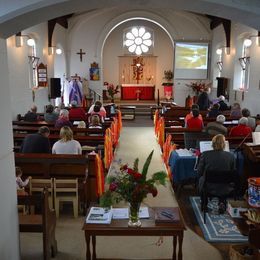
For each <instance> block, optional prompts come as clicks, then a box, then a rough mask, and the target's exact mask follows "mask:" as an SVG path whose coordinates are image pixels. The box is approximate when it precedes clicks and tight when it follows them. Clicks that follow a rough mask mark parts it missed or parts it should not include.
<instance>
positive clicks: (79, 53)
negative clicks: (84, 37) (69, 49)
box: [77, 49, 86, 62]
mask: <svg viewBox="0 0 260 260" xmlns="http://www.w3.org/2000/svg"><path fill="white" fill-rule="evenodd" d="M77 54H78V55H79V58H80V61H81V62H82V56H83V55H85V54H86V52H83V51H82V49H79V52H77Z"/></svg>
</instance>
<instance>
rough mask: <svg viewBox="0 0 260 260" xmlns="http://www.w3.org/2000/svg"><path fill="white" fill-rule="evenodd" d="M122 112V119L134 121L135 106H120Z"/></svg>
mask: <svg viewBox="0 0 260 260" xmlns="http://www.w3.org/2000/svg"><path fill="white" fill-rule="evenodd" d="M119 109H120V110H121V112H122V119H128V120H134V119H135V109H136V106H120V107H119Z"/></svg>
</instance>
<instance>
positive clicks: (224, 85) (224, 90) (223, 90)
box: [217, 77, 229, 98]
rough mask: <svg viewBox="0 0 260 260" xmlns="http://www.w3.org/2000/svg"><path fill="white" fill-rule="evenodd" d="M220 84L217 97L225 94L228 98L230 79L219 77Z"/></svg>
mask: <svg viewBox="0 0 260 260" xmlns="http://www.w3.org/2000/svg"><path fill="white" fill-rule="evenodd" d="M217 81H218V86H217V97H219V96H221V95H222V96H224V97H226V98H228V94H229V93H228V79H227V78H224V77H218V78H217Z"/></svg>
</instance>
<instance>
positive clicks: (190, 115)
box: [185, 104, 203, 124]
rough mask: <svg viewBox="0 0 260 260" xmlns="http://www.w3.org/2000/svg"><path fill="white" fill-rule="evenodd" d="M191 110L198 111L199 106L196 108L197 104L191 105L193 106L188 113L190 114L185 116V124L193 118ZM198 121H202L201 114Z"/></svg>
mask: <svg viewBox="0 0 260 260" xmlns="http://www.w3.org/2000/svg"><path fill="white" fill-rule="evenodd" d="M193 109H198V110H199V106H198V105H197V104H193V105H192V106H191V111H190V113H189V114H187V115H186V116H185V124H186V123H187V121H188V119H190V118H191V117H193V115H192V110H193ZM199 119H201V120H203V119H202V115H201V114H199Z"/></svg>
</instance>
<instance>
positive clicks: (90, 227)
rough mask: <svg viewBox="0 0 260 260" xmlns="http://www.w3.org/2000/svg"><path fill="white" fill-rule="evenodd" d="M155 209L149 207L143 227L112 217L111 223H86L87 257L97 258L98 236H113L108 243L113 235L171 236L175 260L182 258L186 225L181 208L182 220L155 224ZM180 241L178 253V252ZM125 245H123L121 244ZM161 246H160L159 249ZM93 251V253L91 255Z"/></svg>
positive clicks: (84, 227) (93, 259)
mask: <svg viewBox="0 0 260 260" xmlns="http://www.w3.org/2000/svg"><path fill="white" fill-rule="evenodd" d="M154 209H155V208H149V216H150V217H149V219H142V220H141V222H142V226H141V227H138V228H136V227H128V225H127V223H128V219H120V220H115V219H112V222H111V224H108V225H102V224H87V223H84V226H83V228H82V229H83V230H84V232H85V240H86V247H87V250H86V259H87V260H91V259H92V260H96V259H97V255H96V236H111V237H110V238H109V239H107V241H108V243H109V240H110V239H113V238H112V237H113V236H171V237H173V253H172V258H171V259H173V260H176V258H177V259H178V260H181V259H182V242H183V236H184V231H185V230H186V227H185V225H184V221H183V217H182V215H181V212H180V210H179V215H180V220H179V221H176V222H174V223H163V224H155V220H154ZM91 238H92V250H90V239H91ZM177 242H178V244H179V245H178V253H177V250H176V249H177ZM120 246H123V245H120ZM159 249H160V248H158V250H159ZM91 251H92V255H91Z"/></svg>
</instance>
